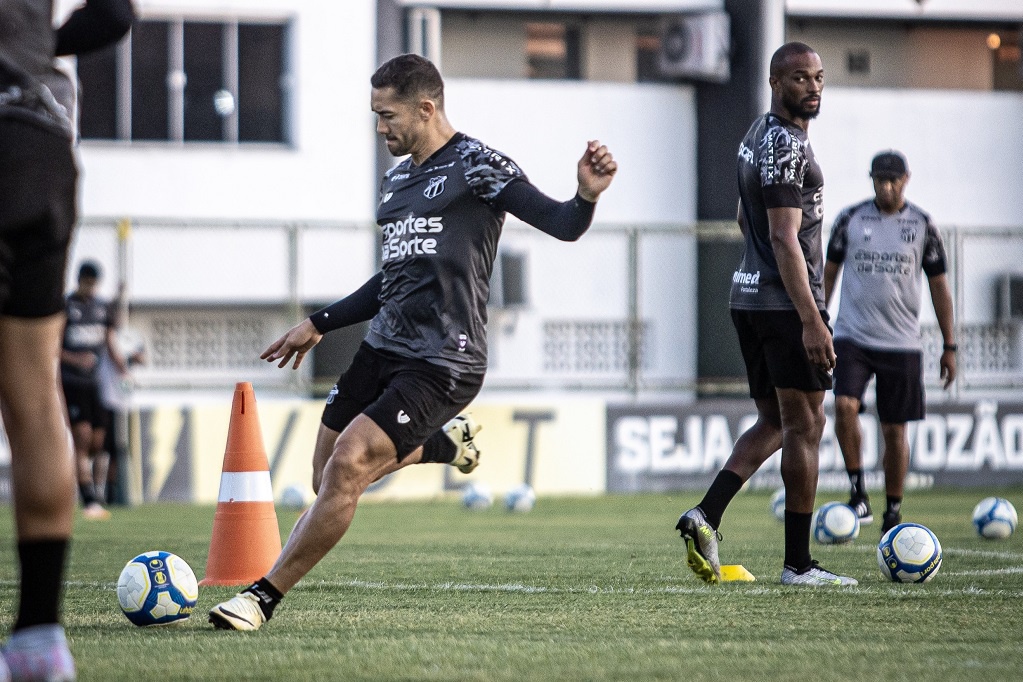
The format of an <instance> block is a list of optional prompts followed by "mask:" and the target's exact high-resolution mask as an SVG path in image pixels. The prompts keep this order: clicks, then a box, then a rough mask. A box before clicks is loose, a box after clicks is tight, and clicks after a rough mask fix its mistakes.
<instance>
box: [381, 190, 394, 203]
mask: <svg viewBox="0 0 1023 682" xmlns="http://www.w3.org/2000/svg"><path fill="white" fill-rule="evenodd" d="M393 196H394V192H388V193H387V194H385V195H384V196H383V198H381V199H380V203H381V204H386V203H387V202H388V201H390V200H391V197H393Z"/></svg>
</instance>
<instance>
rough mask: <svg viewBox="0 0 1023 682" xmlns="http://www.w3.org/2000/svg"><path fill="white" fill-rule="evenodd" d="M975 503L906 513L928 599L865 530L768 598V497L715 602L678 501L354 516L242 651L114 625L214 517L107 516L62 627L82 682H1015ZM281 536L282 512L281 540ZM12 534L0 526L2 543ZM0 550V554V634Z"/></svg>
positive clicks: (744, 515) (1005, 551) (999, 551)
mask: <svg viewBox="0 0 1023 682" xmlns="http://www.w3.org/2000/svg"><path fill="white" fill-rule="evenodd" d="M989 494H998V495H1002V496H1004V497H1008V498H1009V499H1010V500H1015V502H1016V504H1017V506H1018V505H1019V502H1020V500H1021V498H1023V491H1020V490H972V491H925V492H924V491H915V492H911V493H910V495H909V496H908V498H907V500H906V503H905V508H904V514H905V516H906V519H907V520H913V521H918V522H921V523H923V524H924V525H926V526H928V527H930V528H931V529H932V530H933V531H934V532H935V533H936V535H937V536H938V538H939V540H940V541H941V543H942V546H943V548H944V551H945V556H944V563H943V564H942V567H941V571H940V573H939V574H938V576H937V577H936V578H935V579H934V580H932V581H931V582H930V583H928V584H925V585H899V584H894V583H890V582H886V581H884V580H883V579H882V577H881V574H880V571H879V570H878V568H877V563H876V559H875V547H876V542H877V539H878V536H879V533H880V526H879V523H877V522H875V523H874V524H873V525H871V526H867V527H864V528H863V529H862V531H861V533H860V537H859V539H858V540H856V542H855V543H853V544H851V545H844V546H835V547H822V546H819V545H813V547H812V549H813V551H814V556H815V558H817V559H819V560H820V561H821V562H822V564H823V565H824V566H825V567H827V568H829V569H832V570H836V571H839V572H842V573H845V574H847V575H851V576H854V577H856V578H857V579H858V580H859V581H860V585H859V586H858V587H855V588H845V589H816V590H815V589H807V588H795V587H783V586H781V585H780V584H779V575H780V571H781V558H782V524H780V523H779V522H778V521H777V520H775V518H774V517H773V516H772V514H771V511H770V509H769V505H768V497H769V494H768V493H748V494H746V493H744V494H740V495H739V496H738V497H737V498H736V499H735V501H734V502H733V504H732V506H731V507H730V509H729V510H728V513H727V514H726V515H725V520H724V524H723V525H722V528H721V530H722V532H723V533H724V537H725V539H724V542H723V543H722V545H721V554H722V561H723V562H725V563H741V564H744V565H745V566H746V567H747V568H748V569H749V570H750V571H752V572H753V573H754V575H756V576H757V582H754V583H733V584H728V585H718V586H706V585H703V584H702V583H700V582H699V581H697V580H696V579H695V577H694V576H693V575H692V574H691V573H690V571H689V570H688V568H686V566H685V560H684V555H685V552H684V543H683V542H682V540H680V539H679V537H678V534H677V532H675V531H674V530H673V527H674V525H675V521H676V519H677V517H678V515H679V514H680V513H681V512H682V511H685V510H686V509H687V508H689V507H690V506H691V505H692V504H694V503H695V502H696V501H697V500H698V495H696V494H672V495H638V496H608V497H601V498H563V499H556V498H555V499H552V498H541V500H540V502H539V503H538V504H537V507H536V509H535V510H534V511H532V512H531V513H529V514H509V513H507V512H505V511H504V510H503V509H501V508H499V507H498V506H495V507H494V508H492V509H490V510H487V511H483V512H471V511H468V510H466V509H464V508H462V506H461V505H460V504H459V503H458V502H457V501H456V500H454V499H452V500H444V501H436V502H427V503H400V504H399V503H390V504H381V503H377V504H365V505H363V506H362V507H361V508H360V509H359V511H358V513H357V515H356V519H355V523H354V524H353V527H352V529H351V531H350V532H349V534H348V536H347V537H346V538H345V539H344V540H343V541H342V543H341V544H340V545H339V546H338V547H336V548H335V549H334V551H332V552H331V553H330V554H329V555H328V556H327V558H326V559H325V560H324V561H323V562H321V563H320V565H319V566H317V567H316V568H315V569H314V570H313V572H312V573H311V574H310V575H309V576H307V578H306V579H305V580H304V581H303V582H301V583H300V584H299V585H298V587H296V588H295V589H294V590H293V591H292V592H291V593H290V594H289V595H288V596H287V598H286V599H285V601H284V603H283V604H282V605H281V606H280V607H279V608H278V610H277V614H276V616H275V617H274V619H273V620H272V621H270V623H268V624H267V625H266V626H264V627H263V629H262V630H260V631H259V632H256V633H234V632H223V631H215V630H213V628H212V626H210V625H208V624H207V623H206V618H205V614H206V611H207V610H208V609H209V608H210V607H211V606H213V605H214V604H215V603H217V602H218V601H220V600H222V599H224V598H227V597H229V596H230V595H232V594H233V593H234V592H235V589H233V588H220V587H207V588H200V594H199V604H198V607H197V611H196V614H195V615H193V616H192V618H191V619H190V620H188V621H185V622H184V623H182V624H179V625H175V626H169V627H162V628H149V629H144V628H137V627H135V626H133V625H131V624H130V623H129V622H128V620H127V619H126V618H125V617H124V616H123V615H122V614H121V613H120V609H119V607H118V605H117V596H116V592H115V581H116V579H117V575H118V573H119V572H120V570H121V567H122V566H123V565H124V563H125V562H126V561H128V560H129V559H130V558H131V557H133V556H135V555H136V554H138V553H140V552H142V551H145V550H150V549H164V550H168V551H172V552H175V553H177V554H179V555H180V556H181V557H183V558H184V559H185V560H186V561H188V562H189V563H190V564H191V566H192V568H193V569H194V570H195V572H196V574H197V576H199V577H200V578H201V577H202V575H203V571H204V568H205V563H206V552H207V550H208V542H209V537H210V531H211V527H212V519H213V512H214V509H213V507H192V506H179V505H147V506H143V507H140V508H135V509H115V510H114V517H113V519H112V520H111V521H109V522H106V523H90V522H85V521H82V520H78V522H77V523H76V528H75V540H74V546H73V552H72V561H71V566H70V571H69V575H68V580H69V584H68V589H67V594H66V597H65V601H64V614H65V621H66V624H67V626H68V632H69V637H70V640H71V646H72V650H73V651H74V654H75V657H76V660H77V664H78V667H79V677H80V679H81V680H140V679H147V680H185V679H194V680H217V679H254V680H255V679H260V680H293V679H294V680H333V679H345V680H363V679H380V680H512V679H514V680H522V679H527V680H528V679H538V680H548V679H549V680H613V679H631V680H650V679H664V680H674V679H687V680H688V679H694V680H703V679H721V680H744V679H786V680H791V679H812V680H853V679H871V680H905V679H915V678H916V679H930V680H934V679H950V680H951V679H966V678H973V679H978V680H980V679H983V680H985V681H986V680H1001V679H1004V680H1010V679H1012V680H1017V679H1019V671H1020V670H1023V647H1021V646H1020V637H1021V634H1020V633H1023V608H1021V607H1020V604H1021V603H1023V602H1021V599H1023V545H1021V536H1020V534H1016V535H1015V536H1013V537H1012V538H1011V539H1009V540H1007V541H1001V542H992V541H985V540H983V539H981V538H979V537H978V536H977V535H976V533H975V532H974V530H973V527H972V525H971V519H970V515H971V511H972V509H973V506H974V504H976V502H977V501H978V500H980V499H981V498H982V497H985V496H987V495H989ZM875 497H878V496H875ZM835 498H836V496H834V495H831V496H826V495H822V496H821V497H819V498H818V504H820V503H823V502H825V501H827V500H829V499H835ZM878 500H883V496H879V497H878ZM879 503H880V502H879ZM296 516H297V514H295V513H294V512H287V511H281V512H279V518H280V525H281V529H282V532H283V534H284V535H285V536H286V535H287V533H288V532H289V530H290V528H291V526H292V524H293V523H294V521H295V518H296ZM11 523H12V522H11V517H10V513H9V511H4V512H2V513H0V534H2V535H3V536H4V537H7V538H10V537H11V536H12V535H13V533H12V528H11ZM12 545H13V543H12V542H10V541H8V542H5V543H3V546H2V547H0V602H2V604H3V611H2V613H0V620H2V625H3V626H5V629H7V628H9V627H10V624H11V620H12V611H13V609H14V603H15V602H14V600H15V577H16V573H15V571H16V569H15V564H14V550H13V546H12Z"/></svg>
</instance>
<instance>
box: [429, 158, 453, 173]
mask: <svg viewBox="0 0 1023 682" xmlns="http://www.w3.org/2000/svg"><path fill="white" fill-rule="evenodd" d="M454 165H455V162H454V161H452V162H451V163H442V164H441V165H439V166H430V167H429V168H427V169H426V170H424V171H423V172H424V173H433V172H435V171H439V170H444V169H445V168H451V167H452V166H454Z"/></svg>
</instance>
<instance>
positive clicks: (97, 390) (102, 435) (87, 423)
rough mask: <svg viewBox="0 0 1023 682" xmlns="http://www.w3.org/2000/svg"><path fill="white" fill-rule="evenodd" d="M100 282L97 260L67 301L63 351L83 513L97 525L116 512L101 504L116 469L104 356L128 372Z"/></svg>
mask: <svg viewBox="0 0 1023 682" xmlns="http://www.w3.org/2000/svg"><path fill="white" fill-rule="evenodd" d="M99 280H100V268H99V265H98V264H96V263H94V262H92V261H86V262H84V263H82V265H81V267H79V269H78V287H77V288H76V289H75V290H74V291H73V292H71V293H70V294H69V295H68V297H67V299H66V302H65V317H66V323H65V325H64V336H63V341H62V343H61V350H60V380H61V385H62V386H63V387H64V399H65V401H66V402H67V412H68V421H69V423H70V424H71V437H72V440H73V442H74V446H75V463H76V466H77V471H78V491H79V493H80V494H81V496H82V515H83V516H84V517H85V518H86V519H90V520H94V521H97V520H98V521H104V520H107V519H109V518H110V512H109V511H107V509H106V508H105V507H104V506H103V505H102V504H100V500H101V499H103V497H104V495H103V486H104V485H105V483H106V480H107V471H108V468H109V466H110V454H109V452H107V450H106V433H107V429H109V428H110V410H109V409H107V407H106V405H104V404H103V397H102V393H101V386H100V375H99V370H100V367H99V366H100V362H101V359H102V356H103V354H104V353H106V354H107V356H108V357H109V359H110V361H111V362H112V363H113V365H114V367H115V368H116V371H117V372H118V373H119V374H120V375H121V376H126V375H127V373H128V367H127V364H126V363H125V361H124V359H123V358H122V357H121V352H120V350H119V349H118V347H117V342H116V337H115V331H116V330H115V326H116V325H115V319H114V309H113V308H112V306H111V304H110V303H109V302H108V301H105V300H103V299H101V298H99V297H98V296H97V295H96V292H97V288H98V287H99Z"/></svg>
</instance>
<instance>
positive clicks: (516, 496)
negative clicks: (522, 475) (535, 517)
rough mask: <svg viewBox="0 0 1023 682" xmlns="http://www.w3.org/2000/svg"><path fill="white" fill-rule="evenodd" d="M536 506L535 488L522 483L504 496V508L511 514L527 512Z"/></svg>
mask: <svg viewBox="0 0 1023 682" xmlns="http://www.w3.org/2000/svg"><path fill="white" fill-rule="evenodd" d="M535 506H536V493H535V492H534V491H533V486H531V485H529V484H528V483H522V484H520V485H517V486H515V487H514V488H512V489H511V490H509V491H508V492H507V493H505V495H504V507H505V509H507V510H508V511H510V512H527V511H530V510H532V509H533V507H535Z"/></svg>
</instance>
